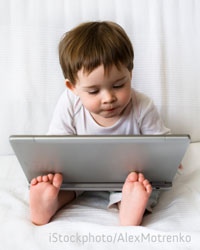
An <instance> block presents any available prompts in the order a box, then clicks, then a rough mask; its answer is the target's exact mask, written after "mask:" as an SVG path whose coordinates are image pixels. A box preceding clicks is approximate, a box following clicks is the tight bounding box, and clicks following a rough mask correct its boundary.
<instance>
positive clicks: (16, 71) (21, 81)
mask: <svg viewBox="0 0 200 250" xmlns="http://www.w3.org/2000/svg"><path fill="white" fill-rule="evenodd" d="M91 20H93V21H95V20H112V21H115V22H118V23H119V24H120V25H121V26H122V27H123V28H124V29H125V30H126V32H127V33H128V35H129V37H130V39H131V40H132V42H133V46H134V50H135V68H134V74H133V80H132V85H133V86H134V87H135V88H136V89H137V90H139V91H142V92H144V93H146V94H147V95H149V96H150V97H152V98H153V100H154V102H155V104H156V105H157V107H158V110H159V111H160V112H161V115H162V117H163V120H164V121H165V123H166V125H167V126H168V127H170V128H171V129H172V132H173V133H189V134H190V135H191V136H192V141H200V126H199V125H200V115H199V114H200V98H199V96H200V67H199V66H200V46H199V44H200V1H198V0H196V1H195V0H168V1H164V0H151V1H149V0H140V1H138V0H123V1H121V0H74V1H70V0H58V1H55V0H43V1H40V0H0V154H11V153H13V151H12V149H11V147H10V145H9V142H8V137H9V135H11V134H44V133H46V131H47V128H48V124H49V121H50V119H51V115H52V112H53V109H54V106H55V104H56V101H57V99H58V97H59V95H60V94H61V92H62V91H63V90H64V88H65V84H64V78H63V75H62V72H61V69H60V66H59V62H58V51H57V46H58V42H59V40H60V38H61V36H62V35H63V33H65V32H66V31H68V30H69V29H71V28H72V27H74V26H75V25H78V24H79V23H80V22H83V21H91Z"/></svg>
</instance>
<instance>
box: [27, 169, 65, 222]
mask: <svg viewBox="0 0 200 250" xmlns="http://www.w3.org/2000/svg"><path fill="white" fill-rule="evenodd" d="M61 184H62V175H61V174H55V175H53V174H48V175H45V176H38V177H37V178H34V179H33V180H32V181H31V187H30V213H31V220H32V222H33V223H34V224H37V225H43V224H46V223H48V222H49V220H50V218H51V217H52V216H53V215H54V214H55V212H56V211H57V210H58V208H59V201H58V193H59V190H60V186H61Z"/></svg>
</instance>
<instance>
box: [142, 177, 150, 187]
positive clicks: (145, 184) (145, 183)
mask: <svg viewBox="0 0 200 250" xmlns="http://www.w3.org/2000/svg"><path fill="white" fill-rule="evenodd" d="M148 184H149V181H148V180H147V179H145V180H144V181H143V185H144V186H145V187H146V186H147V185H148Z"/></svg>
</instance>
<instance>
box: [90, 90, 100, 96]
mask: <svg viewBox="0 0 200 250" xmlns="http://www.w3.org/2000/svg"><path fill="white" fill-rule="evenodd" d="M98 92H99V91H98V90H92V91H89V92H88V94H89V95H95V94H97V93H98Z"/></svg>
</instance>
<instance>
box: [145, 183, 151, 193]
mask: <svg viewBox="0 0 200 250" xmlns="http://www.w3.org/2000/svg"><path fill="white" fill-rule="evenodd" d="M146 190H147V193H148V194H150V193H151V191H152V186H151V184H148V185H147V186H146Z"/></svg>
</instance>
